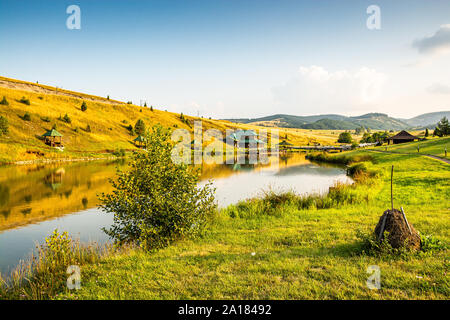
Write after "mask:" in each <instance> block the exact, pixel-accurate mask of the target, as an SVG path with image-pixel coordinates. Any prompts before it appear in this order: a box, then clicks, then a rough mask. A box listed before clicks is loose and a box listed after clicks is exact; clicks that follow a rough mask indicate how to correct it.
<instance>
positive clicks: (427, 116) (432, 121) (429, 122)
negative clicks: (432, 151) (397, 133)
mask: <svg viewBox="0 0 450 320" xmlns="http://www.w3.org/2000/svg"><path fill="white" fill-rule="evenodd" d="M443 117H447V119H449V118H450V111H440V112H430V113H424V114H421V115H419V116H417V117H414V118H411V119H402V121H403V122H406V123H407V124H409V125H410V126H413V127H429V128H430V127H431V128H434V127H435V126H436V123H438V122H439V120H441V119H442V118H443Z"/></svg>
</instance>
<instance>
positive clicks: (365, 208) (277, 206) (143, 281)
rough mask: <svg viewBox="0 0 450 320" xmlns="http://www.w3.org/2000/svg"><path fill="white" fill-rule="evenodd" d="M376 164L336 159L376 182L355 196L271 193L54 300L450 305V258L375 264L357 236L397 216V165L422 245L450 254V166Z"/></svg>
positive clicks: (124, 258) (111, 261)
mask: <svg viewBox="0 0 450 320" xmlns="http://www.w3.org/2000/svg"><path fill="white" fill-rule="evenodd" d="M368 155H369V153H368V152H365V151H353V152H349V153H344V154H340V155H336V157H347V158H348V159H350V158H353V159H355V157H360V160H366V161H365V162H367V163H368V164H369V169H370V170H373V171H376V172H377V176H376V177H372V178H370V177H369V178H368V177H367V176H365V177H364V178H363V179H361V178H358V177H356V179H357V180H358V179H360V182H359V183H357V184H356V185H355V186H336V189H332V190H331V192H330V194H329V195H327V196H319V195H310V196H309V197H299V196H295V195H293V194H285V195H277V194H273V193H269V194H268V195H267V196H266V198H265V199H264V200H261V199H260V200H257V199H256V200H251V201H246V202H241V203H239V204H237V205H233V206H230V207H228V208H226V209H224V210H221V211H220V212H219V213H218V215H217V217H216V218H215V219H214V222H213V224H212V225H211V226H210V228H209V231H208V233H207V234H206V235H205V236H203V237H202V238H200V239H196V240H183V241H180V242H177V243H176V244H174V245H172V246H170V247H168V248H166V249H162V250H159V251H157V252H156V253H145V252H143V251H141V250H129V251H127V252H126V253H122V254H120V253H119V254H115V255H112V256H106V257H103V258H101V259H99V260H98V261H97V260H96V261H95V263H81V289H80V290H78V291H75V290H72V291H70V290H68V289H67V288H66V287H65V285H64V283H63V282H60V286H59V287H58V288H56V289H55V290H54V291H53V294H51V295H49V298H56V299H448V298H449V296H450V282H449V280H448V270H449V266H450V265H449V260H448V256H449V251H448V249H442V247H441V248H436V249H432V250H428V251H426V252H418V253H410V254H407V255H404V256H401V257H396V256H383V255H374V254H371V253H368V252H366V251H364V250H365V248H366V247H365V242H364V240H362V239H361V238H360V237H359V236H358V234H360V233H362V234H366V235H368V234H370V233H371V232H373V230H374V228H375V225H376V223H377V222H378V219H379V217H380V216H381V215H382V213H383V211H384V210H386V209H387V208H388V207H389V206H390V182H389V178H390V177H389V170H390V166H391V165H392V164H394V166H395V173H394V204H395V207H400V206H403V208H404V209H405V212H406V214H407V216H408V220H409V222H410V223H412V224H413V225H414V227H415V228H416V229H417V230H418V231H420V232H421V234H422V235H432V237H433V239H438V240H440V241H441V242H443V243H444V244H448V243H449V241H450V234H449V230H450V228H449V227H450V219H449V214H450V212H449V209H448V199H449V198H450V188H449V186H450V183H449V181H450V179H449V178H450V170H449V166H448V164H445V163H443V162H440V161H435V160H433V159H429V158H425V157H421V156H416V155H397V154H386V153H370V160H369V158H367V157H368ZM336 161H343V160H336ZM438 249H441V250H438ZM369 265H378V266H379V267H380V269H381V286H382V288H381V290H369V289H368V288H367V286H366V279H367V277H368V276H369V275H368V274H367V273H366V270H367V267H368V266H369ZM16 289H17V288H16ZM21 290H22V291H23V290H24V289H23V288H22V289H17V290H12V291H9V292H5V291H3V292H2V298H8V297H19V298H27V297H28V295H23V293H20V291H21ZM56 293H57V294H58V295H56Z"/></svg>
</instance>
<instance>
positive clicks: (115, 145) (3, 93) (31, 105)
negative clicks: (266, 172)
mask: <svg viewBox="0 0 450 320" xmlns="http://www.w3.org/2000/svg"><path fill="white" fill-rule="evenodd" d="M3 97H4V98H5V99H6V101H7V104H0V116H2V117H4V118H6V119H7V121H8V124H9V128H8V133H7V134H3V135H2V134H0V164H4V163H17V162H22V161H31V162H32V161H36V160H37V161H46V160H49V159H50V160H51V159H77V158H91V157H94V158H99V157H110V156H111V155H112V153H113V152H114V151H115V150H119V149H124V150H128V151H132V150H136V149H137V148H136V147H135V146H134V145H133V139H134V138H135V137H136V136H135V135H131V134H130V131H129V130H128V129H127V127H128V126H130V125H131V126H134V125H135V123H136V122H137V120H138V119H142V120H143V121H144V122H145V123H146V126H147V127H151V126H152V125H154V124H157V123H159V124H161V125H163V126H164V127H168V128H184V129H187V130H189V131H191V132H193V123H194V120H201V121H202V127H203V130H207V129H217V130H219V131H220V132H222V133H223V134H224V135H225V132H226V130H227V129H229V130H235V129H254V130H258V129H261V127H259V126H256V125H254V124H238V123H232V122H229V121H224V120H214V119H203V118H199V117H190V116H186V115H185V116H184V117H183V118H184V119H182V118H181V117H180V114H178V113H173V112H168V111H162V110H158V109H157V107H153V108H152V109H150V108H146V107H140V106H136V105H133V104H127V103H125V102H121V101H115V100H111V99H108V98H104V97H99V96H94V95H89V94H84V93H79V92H74V91H69V90H63V89H60V88H55V87H51V86H46V85H42V84H37V83H31V82H26V81H21V80H15V79H10V78H5V77H0V100H2V99H3ZM83 102H85V103H86V105H87V110H85V111H82V110H81V105H82V103H83ZM25 114H27V115H28V116H29V118H28V116H27V117H24V116H25ZM66 114H67V116H68V118H69V119H70V122H67V121H64V116H65V115H66ZM53 125H56V127H57V130H58V132H60V133H61V134H62V135H63V144H64V151H59V150H58V149H55V148H50V147H49V146H47V145H45V144H44V142H43V141H42V138H41V137H42V134H44V133H45V132H46V131H48V130H49V129H51V128H52V127H53ZM88 126H89V127H90V130H87V128H88ZM281 135H282V136H283V138H287V139H288V140H289V141H290V142H291V143H294V144H298V145H306V144H316V143H321V144H330V143H335V142H336V140H337V135H338V132H333V133H322V132H317V131H316V132H310V131H309V130H299V129H282V130H280V136H281ZM204 143H207V142H205V141H204Z"/></svg>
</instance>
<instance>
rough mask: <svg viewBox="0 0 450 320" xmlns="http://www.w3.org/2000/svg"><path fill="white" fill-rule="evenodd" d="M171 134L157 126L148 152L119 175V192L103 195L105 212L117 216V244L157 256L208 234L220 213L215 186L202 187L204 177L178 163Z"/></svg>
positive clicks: (114, 235) (115, 185) (149, 138)
mask: <svg viewBox="0 0 450 320" xmlns="http://www.w3.org/2000/svg"><path fill="white" fill-rule="evenodd" d="M170 137H171V132H170V130H169V129H166V128H163V127H162V126H160V125H157V126H155V127H153V128H152V132H151V133H150V134H148V135H147V137H146V138H147V141H148V146H147V152H139V153H136V154H135V155H134V156H133V159H132V161H131V164H130V168H129V170H126V171H118V173H117V178H116V179H115V180H113V181H112V185H113V189H114V190H113V192H112V193H110V194H102V195H101V197H100V200H101V202H102V205H101V208H102V210H103V211H105V212H109V213H113V214H114V223H113V225H112V226H111V228H110V229H103V230H104V231H105V232H106V233H107V234H108V235H109V236H110V237H112V238H113V239H114V240H115V241H116V243H119V244H122V243H135V244H137V245H139V246H140V247H141V248H143V249H145V250H155V249H159V248H163V247H166V246H168V245H169V244H170V243H172V242H174V241H176V240H178V239H182V238H185V237H194V236H197V235H199V234H201V233H202V231H203V230H204V228H205V227H206V225H207V222H208V220H209V219H210V217H211V216H212V215H213V213H214V212H215V210H216V202H215V197H214V189H213V188H212V187H211V184H207V185H205V186H203V187H200V186H198V185H197V183H198V181H199V171H198V169H195V168H194V167H193V166H188V165H186V164H177V163H175V162H174V161H172V149H173V142H172V141H171V139H170Z"/></svg>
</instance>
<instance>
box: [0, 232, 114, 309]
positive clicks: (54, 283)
mask: <svg viewBox="0 0 450 320" xmlns="http://www.w3.org/2000/svg"><path fill="white" fill-rule="evenodd" d="M106 253H109V254H111V253H112V250H111V248H108V247H100V246H98V245H95V244H90V245H81V244H80V242H79V241H76V240H73V239H72V238H71V237H69V235H68V233H67V232H63V233H59V232H58V230H54V232H53V233H52V234H51V235H50V236H48V237H46V238H45V243H44V244H42V245H38V246H37V252H36V253H35V254H33V255H32V256H31V258H30V259H29V260H28V261H27V262H24V263H22V264H21V265H19V266H18V267H17V268H16V269H15V270H14V271H13V272H12V274H11V276H10V277H9V278H7V279H4V278H1V277H0V296H1V297H2V298H6V299H32V300H36V299H49V298H54V297H55V296H56V295H57V294H58V293H60V292H61V290H64V288H65V287H66V282H67V277H68V275H67V273H66V271H67V268H68V267H69V266H71V265H75V266H81V265H84V264H92V263H97V262H98V261H100V259H101V257H102V256H104V255H106Z"/></svg>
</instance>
